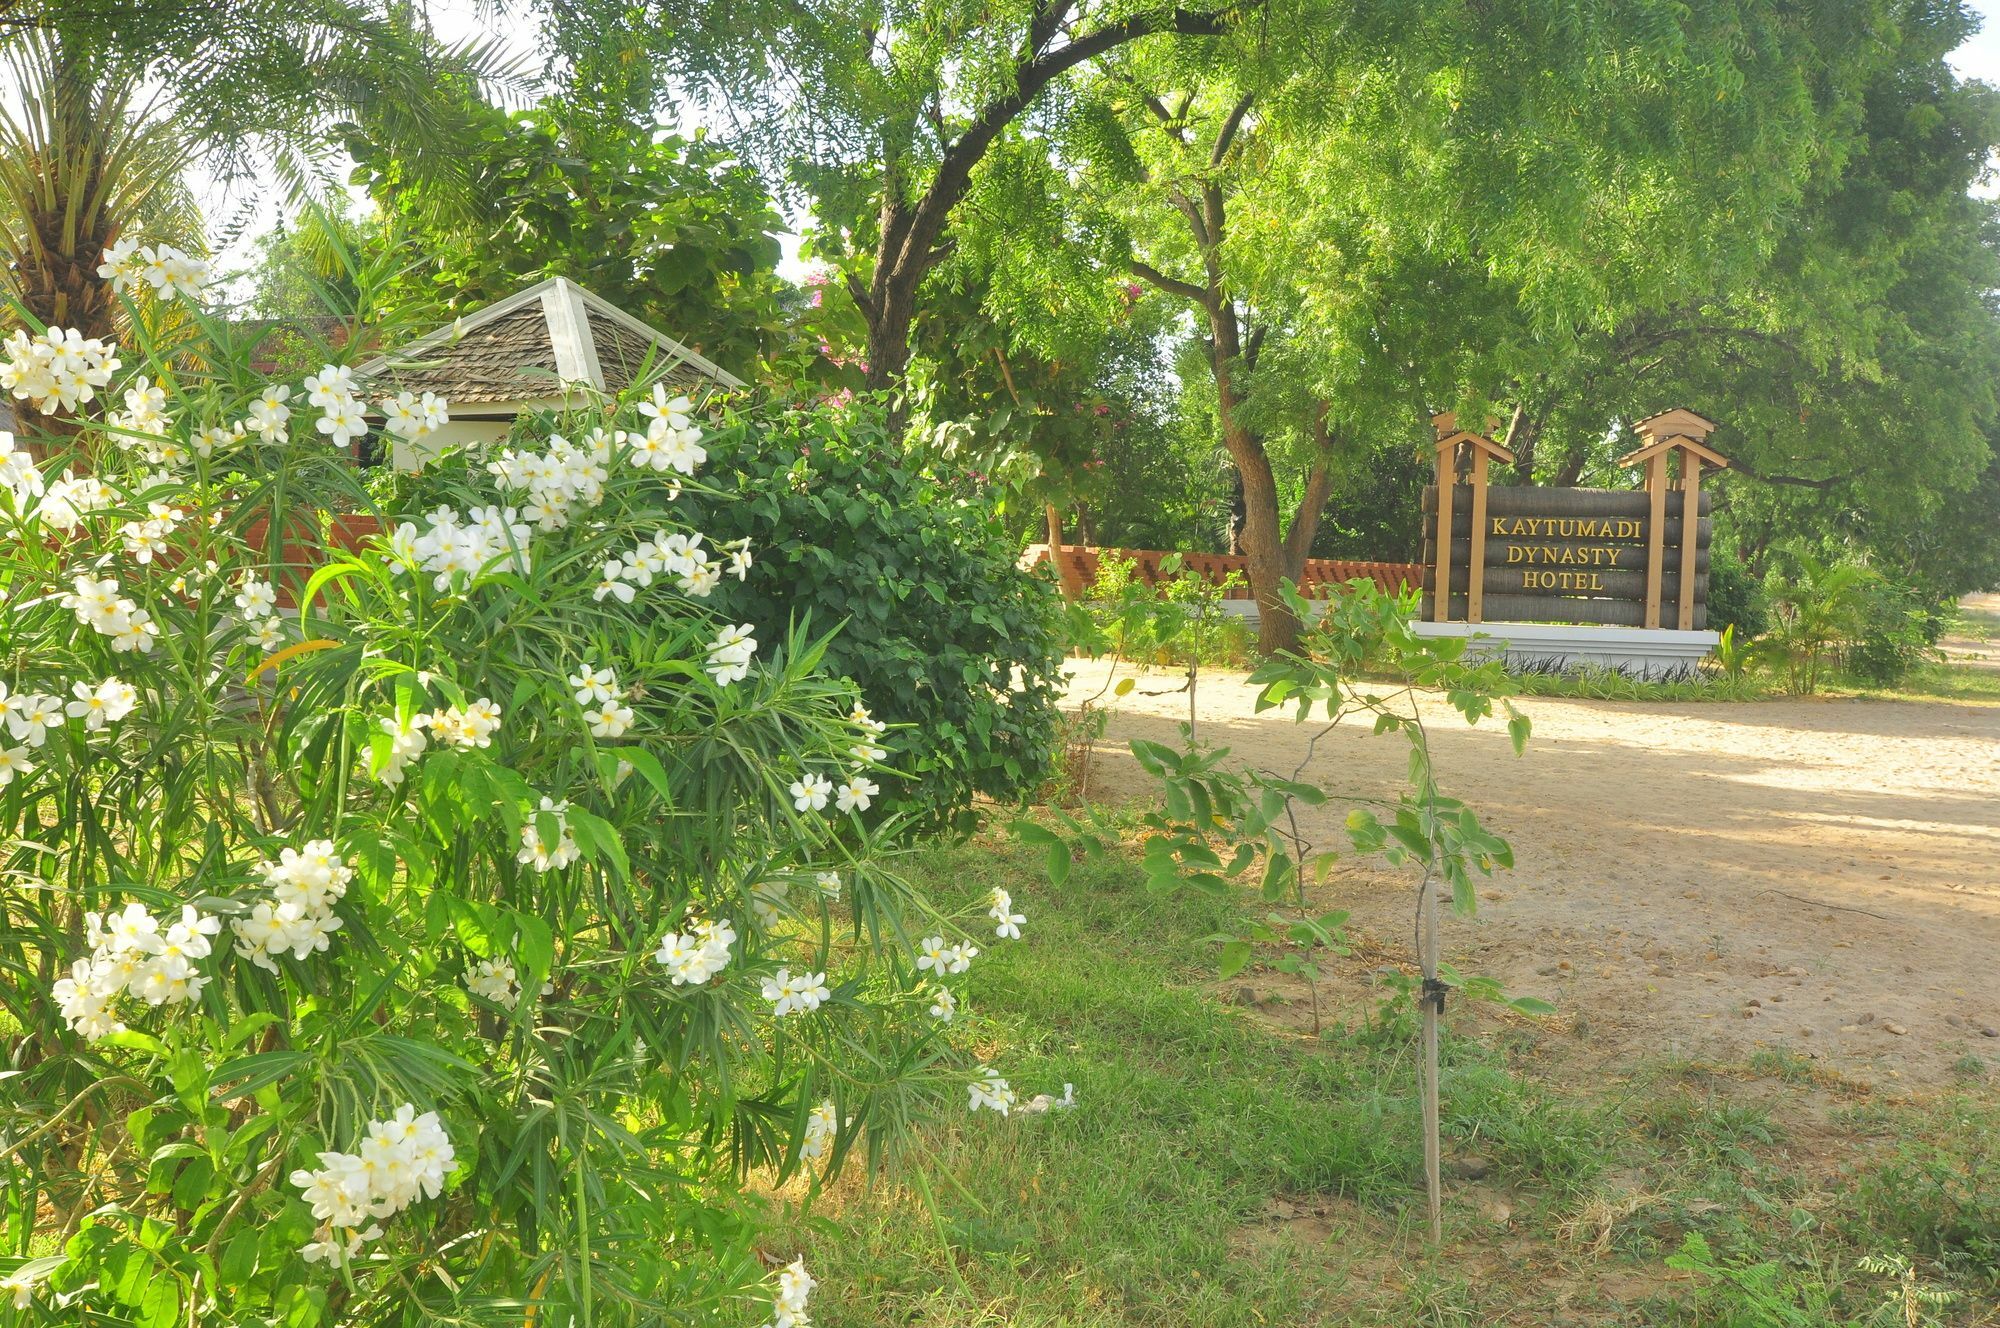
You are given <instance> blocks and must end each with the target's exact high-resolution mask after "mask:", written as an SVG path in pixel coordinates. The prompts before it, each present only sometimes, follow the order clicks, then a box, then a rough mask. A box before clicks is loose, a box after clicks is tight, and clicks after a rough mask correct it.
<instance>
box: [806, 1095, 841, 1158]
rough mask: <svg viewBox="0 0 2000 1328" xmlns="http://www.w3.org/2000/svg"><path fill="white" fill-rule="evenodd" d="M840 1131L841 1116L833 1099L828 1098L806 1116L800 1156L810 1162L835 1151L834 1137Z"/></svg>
mask: <svg viewBox="0 0 2000 1328" xmlns="http://www.w3.org/2000/svg"><path fill="white" fill-rule="evenodd" d="M839 1132H840V1117H839V1115H838V1114H837V1112H836V1110H835V1108H834V1105H833V1099H832V1098H828V1099H827V1100H826V1101H824V1102H822V1103H820V1104H819V1105H818V1106H816V1107H814V1108H813V1109H812V1114H810V1115H808V1116H807V1117H806V1137H805V1142H804V1143H803V1144H801V1145H800V1146H799V1156H800V1157H802V1158H804V1159H805V1160H806V1161H808V1162H817V1161H819V1160H820V1159H821V1158H823V1157H825V1156H826V1155H827V1154H828V1153H830V1152H832V1151H833V1139H834V1136H835V1135H836V1134H838V1133H839Z"/></svg>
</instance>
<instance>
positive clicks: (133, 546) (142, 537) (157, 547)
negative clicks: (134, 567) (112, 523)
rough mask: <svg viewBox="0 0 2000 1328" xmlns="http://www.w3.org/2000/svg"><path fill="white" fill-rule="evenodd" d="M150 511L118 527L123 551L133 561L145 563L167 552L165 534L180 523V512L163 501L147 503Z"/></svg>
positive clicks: (171, 531) (169, 532) (172, 530)
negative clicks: (140, 519)
mask: <svg viewBox="0 0 2000 1328" xmlns="http://www.w3.org/2000/svg"><path fill="white" fill-rule="evenodd" d="M146 506H147V510H148V511H150V512H151V513H152V515H150V516H148V517H147V518H146V519H145V520H143V521H127V522H125V523H124V524H123V525H121V526H119V527H118V534H119V537H120V538H121V539H122V540H124V542H125V552H127V553H129V554H131V555H132V558H133V560H134V561H136V562H138V563H139V564H140V565H142V566H143V565H145V564H147V563H150V562H152V561H153V559H155V558H157V557H159V556H160V555H161V554H164V553H165V552H167V548H168V545H167V536H169V535H171V534H173V533H174V530H175V529H176V528H177V527H178V526H179V525H180V523H181V517H182V515H183V514H182V513H181V512H180V511H179V510H178V509H177V508H173V507H170V506H168V505H167V504H165V503H148V504H147V505H146Z"/></svg>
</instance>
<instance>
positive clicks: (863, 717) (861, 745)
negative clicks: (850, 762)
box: [847, 701, 889, 765]
mask: <svg viewBox="0 0 2000 1328" xmlns="http://www.w3.org/2000/svg"><path fill="white" fill-rule="evenodd" d="M847 718H848V721H849V722H850V723H852V724H853V725H854V726H855V727H856V728H858V729H860V730H861V735H862V736H861V741H860V742H858V743H856V744H855V745H854V746H852V747H850V748H849V749H848V755H850V756H852V757H853V758H854V759H855V760H857V761H859V762H861V763H862V764H863V765H874V764H875V763H876V762H878V761H880V760H882V759H883V758H884V757H886V756H888V755H889V753H888V752H887V751H885V750H883V749H882V748H880V747H878V746H876V745H875V739H877V738H879V737H881V736H882V735H883V734H884V733H886V732H888V731H889V726H888V725H887V724H884V723H883V722H882V721H881V720H879V719H877V718H875V716H873V715H871V714H869V713H868V707H867V706H865V705H862V704H861V703H860V702H859V701H856V702H855V703H854V709H852V710H850V711H849V712H848V714H847Z"/></svg>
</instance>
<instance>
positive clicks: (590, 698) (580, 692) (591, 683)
mask: <svg viewBox="0 0 2000 1328" xmlns="http://www.w3.org/2000/svg"><path fill="white" fill-rule="evenodd" d="M569 685H570V687H571V688H572V689H574V691H575V692H576V703H577V704H578V705H580V706H587V705H589V704H591V703H592V702H594V701H621V700H623V699H624V698H625V693H624V690H623V689H621V688H620V687H619V686H618V675H617V674H615V673H613V672H612V671H611V670H610V669H593V668H591V667H590V666H589V665H588V664H586V665H584V666H583V667H582V668H580V669H578V670H577V671H576V672H575V673H574V674H572V675H570V678H569Z"/></svg>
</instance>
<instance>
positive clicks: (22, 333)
mask: <svg viewBox="0 0 2000 1328" xmlns="http://www.w3.org/2000/svg"><path fill="white" fill-rule="evenodd" d="M117 349H118V348H117V347H116V346H113V345H112V344H111V343H110V342H108V341H103V340H100V339H99V338H97V337H86V336H84V335H83V333H81V332H79V331H77V330H76V329H75V328H73V327H72V328H61V327H52V328H50V329H49V330H48V331H46V332H41V333H35V334H30V333H29V332H28V330H27V329H26V328H22V329H20V330H19V331H17V332H15V333H14V335H13V336H11V337H8V338H7V340H6V342H5V343H0V351H5V352H6V355H7V358H6V359H5V360H0V391H4V392H11V393H13V394H14V398H15V399H16V400H18V401H26V402H27V403H28V404H29V405H31V406H33V407H34V408H35V409H36V410H38V411H41V412H42V413H43V414H45V415H51V414H54V413H55V412H56V410H57V409H62V410H75V409H76V408H77V407H78V406H80V405H82V404H83V403H84V402H86V401H90V400H92V399H93V398H95V397H96V396H97V389H98V388H100V387H105V386H108V385H109V384H110V382H111V375H112V374H113V373H115V372H117V370H118V365H119V363H120V361H119V359H118V355H117Z"/></svg>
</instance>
